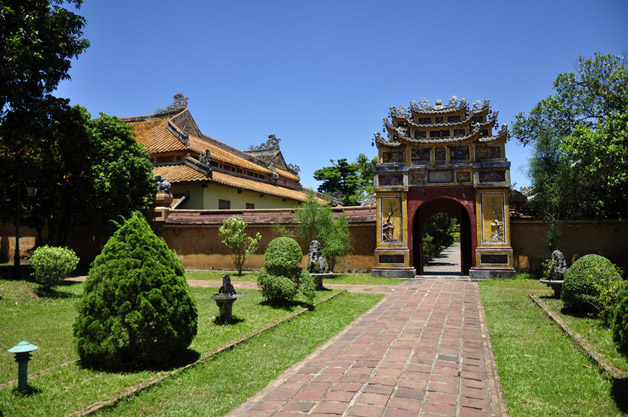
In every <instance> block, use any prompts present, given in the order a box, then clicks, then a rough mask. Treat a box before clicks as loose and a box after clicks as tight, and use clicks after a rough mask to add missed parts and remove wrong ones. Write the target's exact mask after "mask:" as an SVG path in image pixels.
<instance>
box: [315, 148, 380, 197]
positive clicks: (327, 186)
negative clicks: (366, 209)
mask: <svg viewBox="0 0 628 417" xmlns="http://www.w3.org/2000/svg"><path fill="white" fill-rule="evenodd" d="M330 162H331V164H332V165H331V166H329V167H323V168H321V169H317V170H316V171H314V179H315V180H317V181H322V182H323V183H322V184H321V185H320V186H319V187H318V191H321V192H327V193H331V194H340V196H341V200H342V204H343V205H345V206H355V205H358V204H360V203H361V201H362V200H364V198H366V197H368V196H369V195H371V194H373V170H374V168H375V165H376V164H377V157H375V158H373V159H369V158H368V157H367V156H366V155H364V154H359V155H358V157H357V158H356V160H355V162H352V163H349V162H347V159H346V158H342V159H339V160H338V161H334V160H333V159H331V160H330Z"/></svg>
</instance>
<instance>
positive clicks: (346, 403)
mask: <svg viewBox="0 0 628 417" xmlns="http://www.w3.org/2000/svg"><path fill="white" fill-rule="evenodd" d="M229 415H230V416H232V417H236V416H238V417H239V416H247V417H267V416H276V417H280V416H283V417H288V416H292V417H296V416H304V415H309V416H330V415H335V416H339V415H340V416H378V417H405V416H425V417H427V416H459V417H464V416H502V415H507V414H506V411H505V407H504V405H503V401H502V397H501V393H500V391H499V382H498V377H497V374H496V369H495V367H494V362H493V356H492V351H491V348H490V343H489V340H488V334H487V329H486V324H485V320H484V313H483V308H482V306H481V303H480V297H479V293H478V287H477V284H476V283H474V282H469V281H460V280H443V279H435V280H414V281H408V282H405V283H404V284H402V285H401V286H398V287H397V288H396V289H395V290H394V291H391V292H390V293H389V295H387V296H386V298H385V299H384V300H383V301H382V302H381V303H379V304H378V305H377V306H376V307H374V308H373V309H372V310H371V311H369V312H368V313H366V314H365V315H364V316H362V317H361V318H360V319H358V320H356V321H355V322H354V323H353V324H351V325H350V326H349V327H348V328H347V329H345V330H344V331H343V332H342V333H340V334H339V335H337V336H336V337H334V338H332V339H331V340H330V341H328V342H327V343H326V344H324V345H323V346H321V347H320V348H319V349H318V350H317V351H316V352H314V353H313V354H312V355H310V356H309V357H308V358H306V359H305V360H304V361H303V362H300V363H299V364H297V365H295V366H293V367H292V368H290V369H289V370H287V371H286V372H284V373H283V374H282V375H281V376H280V377H279V378H278V379H276V380H275V381H273V382H271V383H270V384H269V385H268V386H267V387H266V388H264V389H263V390H262V391H260V392H259V393H258V394H256V395H255V396H253V397H251V398H249V400H247V401H246V402H245V403H244V404H242V405H241V406H240V407H238V408H236V409H235V410H233V411H232V412H231V414H229Z"/></svg>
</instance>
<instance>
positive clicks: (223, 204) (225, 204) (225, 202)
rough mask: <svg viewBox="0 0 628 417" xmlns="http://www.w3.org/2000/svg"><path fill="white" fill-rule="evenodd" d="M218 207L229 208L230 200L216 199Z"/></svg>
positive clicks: (221, 208)
mask: <svg viewBox="0 0 628 417" xmlns="http://www.w3.org/2000/svg"><path fill="white" fill-rule="evenodd" d="M218 208H219V209H220V210H229V209H230V208H231V201H229V200H218Z"/></svg>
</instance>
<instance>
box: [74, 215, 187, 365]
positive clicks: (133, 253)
mask: <svg viewBox="0 0 628 417" xmlns="http://www.w3.org/2000/svg"><path fill="white" fill-rule="evenodd" d="M196 330H197V311H196V305H195V303H194V300H193V298H192V296H191V294H190V289H189V287H188V285H187V283H186V281H185V277H184V270H183V267H182V266H181V262H180V261H179V260H178V259H177V257H176V255H175V253H174V252H173V251H172V250H170V249H168V247H167V246H166V243H165V242H164V241H163V240H161V239H159V238H158V237H157V236H156V235H155V234H154V233H153V232H152V230H151V229H150V226H149V225H148V223H147V222H146V220H145V219H144V217H143V216H142V215H141V214H139V213H136V214H134V215H133V216H132V217H131V218H130V219H129V220H127V221H126V222H125V223H124V224H123V225H122V226H121V227H120V228H119V229H118V230H117V231H116V232H115V234H114V235H113V236H112V237H111V239H109V241H108V242H107V244H106V245H105V247H104V248H103V251H102V253H101V254H100V255H98V256H97V257H96V259H95V260H94V263H93V267H92V268H91V269H90V271H89V276H88V278H87V281H86V283H85V291H84V294H83V296H82V298H81V301H80V303H79V305H78V316H77V318H76V322H75V324H74V335H75V337H76V344H77V349H78V353H79V356H80V358H81V364H82V365H83V366H88V367H93V368H106V369H114V370H122V369H124V370H126V369H134V368H147V367H159V366H162V365H164V364H165V363H167V362H168V361H169V360H171V359H172V358H173V357H174V356H175V355H177V354H181V353H183V352H184V351H185V350H186V348H187V347H188V346H189V345H190V343H191V342H192V339H193V338H194V336H195V335H196Z"/></svg>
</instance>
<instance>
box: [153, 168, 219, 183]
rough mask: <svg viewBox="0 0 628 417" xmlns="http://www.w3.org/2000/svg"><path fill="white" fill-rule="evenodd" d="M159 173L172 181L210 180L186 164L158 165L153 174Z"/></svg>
mask: <svg viewBox="0 0 628 417" xmlns="http://www.w3.org/2000/svg"><path fill="white" fill-rule="evenodd" d="M157 174H159V175H161V176H162V177H163V178H166V179H167V180H168V181H170V182H171V183H177V182H195V181H207V180H208V178H207V176H206V175H205V174H203V173H202V172H199V171H197V170H196V169H194V168H192V167H191V166H188V165H185V164H178V165H160V166H156V167H154V168H153V175H157Z"/></svg>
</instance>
